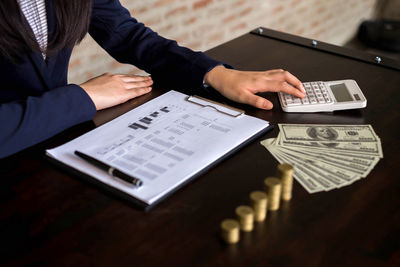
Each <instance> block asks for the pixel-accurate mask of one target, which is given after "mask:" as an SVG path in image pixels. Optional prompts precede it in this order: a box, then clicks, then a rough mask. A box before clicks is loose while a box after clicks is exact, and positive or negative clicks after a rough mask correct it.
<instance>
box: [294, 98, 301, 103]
mask: <svg viewBox="0 0 400 267" xmlns="http://www.w3.org/2000/svg"><path fill="white" fill-rule="evenodd" d="M293 103H294V104H300V103H301V100H300V98H294V99H293Z"/></svg>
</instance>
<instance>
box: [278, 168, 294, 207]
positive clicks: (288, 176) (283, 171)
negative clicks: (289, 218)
mask: <svg viewBox="0 0 400 267" xmlns="http://www.w3.org/2000/svg"><path fill="white" fill-rule="evenodd" d="M276 176H277V177H278V178H280V179H281V182H282V195H281V198H282V199H283V200H290V199H291V198H292V188H293V166H292V165H290V164H287V163H282V164H279V165H278V168H277V171H276Z"/></svg>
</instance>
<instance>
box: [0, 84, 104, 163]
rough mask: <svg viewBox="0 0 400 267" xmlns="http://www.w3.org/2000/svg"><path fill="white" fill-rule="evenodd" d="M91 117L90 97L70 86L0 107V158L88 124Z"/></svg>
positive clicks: (93, 110)
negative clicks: (82, 123)
mask: <svg viewBox="0 0 400 267" xmlns="http://www.w3.org/2000/svg"><path fill="white" fill-rule="evenodd" d="M95 113H96V108H95V106H94V104H93V102H92V100H91V99H90V97H89V96H88V95H87V94H86V92H85V91H84V90H82V88H81V87H79V86H78V85H74V84H70V85H66V86H62V87H58V88H54V89H52V90H50V91H47V92H45V93H44V94H42V95H40V96H29V97H27V98H26V99H24V100H19V101H12V102H7V103H3V104H0V125H1V127H0V158H4V157H6V156H9V155H11V154H14V153H16V152H18V151H20V150H22V149H24V148H27V147H30V146H32V145H35V144H37V143H39V142H41V141H44V140H45V139H48V138H50V137H51V136H54V135H55V134H57V133H59V132H61V131H63V130H65V129H67V128H69V127H71V126H73V125H76V124H78V123H81V122H84V121H88V120H90V119H92V118H93V116H94V115H95Z"/></svg>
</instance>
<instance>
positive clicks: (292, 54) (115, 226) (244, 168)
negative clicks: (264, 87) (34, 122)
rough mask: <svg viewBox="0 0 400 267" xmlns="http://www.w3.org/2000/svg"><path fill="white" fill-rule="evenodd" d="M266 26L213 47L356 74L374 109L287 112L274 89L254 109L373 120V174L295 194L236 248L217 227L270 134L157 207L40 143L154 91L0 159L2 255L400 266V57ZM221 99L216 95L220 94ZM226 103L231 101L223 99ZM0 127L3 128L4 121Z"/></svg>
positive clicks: (325, 119)
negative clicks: (68, 163)
mask: <svg viewBox="0 0 400 267" xmlns="http://www.w3.org/2000/svg"><path fill="white" fill-rule="evenodd" d="M310 44H311V40H308V39H304V38H299V37H295V36H291V35H287V34H282V33H277V32H273V31H269V30H267V29H265V30H264V31H263V33H262V34H257V31H255V32H254V33H249V34H246V35H244V36H242V37H240V38H237V39H235V40H233V41H230V42H228V43H226V44H223V45H221V46H219V47H216V48H215V49H212V50H210V51H208V54H209V55H211V56H213V57H215V58H217V59H219V60H222V61H225V62H228V63H230V64H232V65H233V66H235V67H236V68H238V69H245V70H266V69H273V68H283V69H286V70H289V71H290V72H292V73H294V74H295V75H297V76H298V77H299V78H301V79H302V80H303V81H312V80H337V79H346V78H352V79H355V80H356V81H357V82H358V84H359V85H360V87H361V88H362V90H363V92H364V94H365V96H366V97H367V99H368V106H367V108H365V109H362V110H353V111H341V112H335V113H327V114H287V113H284V112H282V111H281V109H280V107H279V104H278V100H277V96H276V94H266V95H265V96H266V97H267V98H269V99H271V100H272V101H273V103H274V104H275V108H274V109H273V110H272V111H262V110H257V109H255V108H251V107H248V106H242V105H238V104H233V105H235V106H236V107H239V108H245V109H246V112H247V113H248V114H250V115H254V116H257V117H259V118H262V119H265V120H268V121H271V122H273V123H280V122H287V123H330V124H335V123H341V124H371V125H372V126H373V128H374V129H375V131H376V132H377V134H378V135H379V136H380V138H381V140H382V144H383V151H384V158H383V159H381V161H380V162H379V163H378V165H377V166H376V167H375V168H374V170H373V171H372V172H371V173H370V174H369V175H368V177H366V178H364V179H363V180H360V181H358V182H356V183H354V184H352V185H350V186H346V187H344V188H341V189H337V190H333V191H330V192H324V193H317V194H308V193H307V192H306V191H305V190H304V189H303V188H302V187H301V186H300V185H299V184H298V183H297V182H295V184H294V192H293V195H294V197H293V199H292V201H290V202H289V203H284V204H283V205H282V207H281V209H280V210H279V211H276V212H270V213H269V214H268V219H267V221H265V223H262V224H257V225H256V226H255V230H254V231H253V232H251V233H248V234H242V236H241V241H240V242H239V243H238V244H237V245H231V246H227V245H225V244H223V243H222V242H221V241H220V239H219V224H220V222H221V221H222V220H223V219H225V218H228V217H233V216H234V209H235V207H236V206H238V205H240V204H246V203H248V195H249V193H250V192H251V191H253V190H257V189H261V188H262V181H263V179H264V178H265V177H266V176H269V175H273V174H274V173H275V168H276V165H277V162H276V160H275V159H274V158H273V156H272V155H270V154H269V152H268V151H267V150H265V148H263V147H262V146H261V145H260V144H259V141H261V140H263V139H265V138H271V137H275V136H277V134H278V129H276V128H275V129H274V130H273V131H271V132H269V133H267V134H265V135H264V136H262V137H261V138H259V139H258V140H255V141H254V142H253V143H251V144H249V145H248V146H246V147H245V148H243V149H242V150H240V151H239V152H238V153H236V154H234V155H232V156H231V157H230V158H228V159H227V160H225V161H223V162H222V163H220V164H219V165H217V166H216V167H214V168H212V169H211V170H210V171H208V172H207V173H206V174H204V175H202V176H200V177H199V178H197V179H196V180H194V181H193V182H191V183H189V184H188V185H186V186H185V187H184V188H182V189H180V190H179V191H178V192H176V193H175V194H174V195H172V196H171V197H170V198H168V199H166V200H165V201H163V202H162V203H160V204H159V205H158V206H157V207H155V208H154V209H153V210H151V211H150V212H144V211H142V210H140V209H137V208H135V207H134V206H133V205H132V204H130V203H128V202H126V201H124V200H121V199H120V198H118V197H115V196H114V195H112V194H110V193H107V192H105V191H103V190H100V189H99V188H97V187H95V186H93V185H91V184H88V183H87V182H84V181H82V180H81V179H79V178H78V177H77V176H74V175H71V174H69V173H68V172H64V171H63V170H61V169H59V168H57V167H55V166H54V165H52V164H51V163H49V162H48V160H47V159H46V157H45V155H44V149H45V148H50V147H52V146H55V145H59V144H62V143H64V142H66V141H68V140H70V139H72V138H74V137H77V136H79V135H80V134H82V133H84V132H86V131H88V130H90V129H92V128H93V127H94V125H99V124H102V123H104V122H105V121H108V120H110V119H112V118H114V117H115V116H117V115H119V114H122V113H124V112H126V111H128V110H130V109H132V108H133V107H136V106H138V105H139V104H141V103H143V102H145V101H147V100H149V99H151V98H153V97H155V96H157V95H159V94H161V93H162V91H161V90H154V91H153V92H152V93H151V94H149V95H147V96H144V97H141V98H138V99H136V100H133V101H130V102H128V103H126V104H124V105H121V106H118V107H116V108H113V109H110V110H106V111H104V112H100V113H99V114H98V115H97V116H96V118H95V120H94V124H93V123H86V124H82V125H78V126H76V127H74V128H72V129H69V130H67V131H65V132H64V133H63V134H61V135H58V136H56V137H54V138H52V139H51V140H49V141H46V142H45V143H42V144H39V145H37V146H35V147H33V148H30V149H28V150H25V151H23V152H21V153H19V154H17V155H14V156H12V157H9V158H6V159H3V160H1V161H0V164H1V166H0V167H1V168H0V177H1V179H0V191H1V204H0V216H1V219H0V233H1V236H0V237H1V238H0V242H1V249H0V253H1V257H0V261H1V262H0V263H1V264H6V263H7V264H9V265H26V264H33V265H47V266H60V265H61V266H70V265H77V264H78V265H81V266H92V265H96V266H110V265H114V266H120V265H129V266H156V265H159V266H215V265H220V266H226V265H234V266H236V265H238V266H293V265H299V266H379V265H392V266H395V265H397V266H399V265H400V175H399V174H398V173H399V168H400V156H399V154H400V141H399V137H400V126H399V125H400V118H399V112H400V104H399V102H400V93H399V91H400V71H399V68H398V62H397V63H396V62H394V61H393V62H391V61H390V60H386V59H385V58H383V61H382V63H380V64H375V63H374V62H373V60H374V57H375V56H371V55H367V54H360V53H357V52H355V51H354V52H353V51H350V50H345V49H342V48H340V47H335V46H331V45H328V44H323V43H319V44H318V45H317V47H313V46H312V45H310ZM209 97H215V99H217V100H220V99H219V98H218V97H216V96H209ZM227 103H228V104H232V103H230V102H227ZM3 127H4V126H3Z"/></svg>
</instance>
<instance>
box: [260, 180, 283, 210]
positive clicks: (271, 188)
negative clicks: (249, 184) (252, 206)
mask: <svg viewBox="0 0 400 267" xmlns="http://www.w3.org/2000/svg"><path fill="white" fill-rule="evenodd" d="M264 185H265V191H266V192H267V195H268V209H269V210H278V209H279V202H280V199H281V187H282V184H281V180H280V179H278V178H276V177H267V178H266V179H265V180H264Z"/></svg>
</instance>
